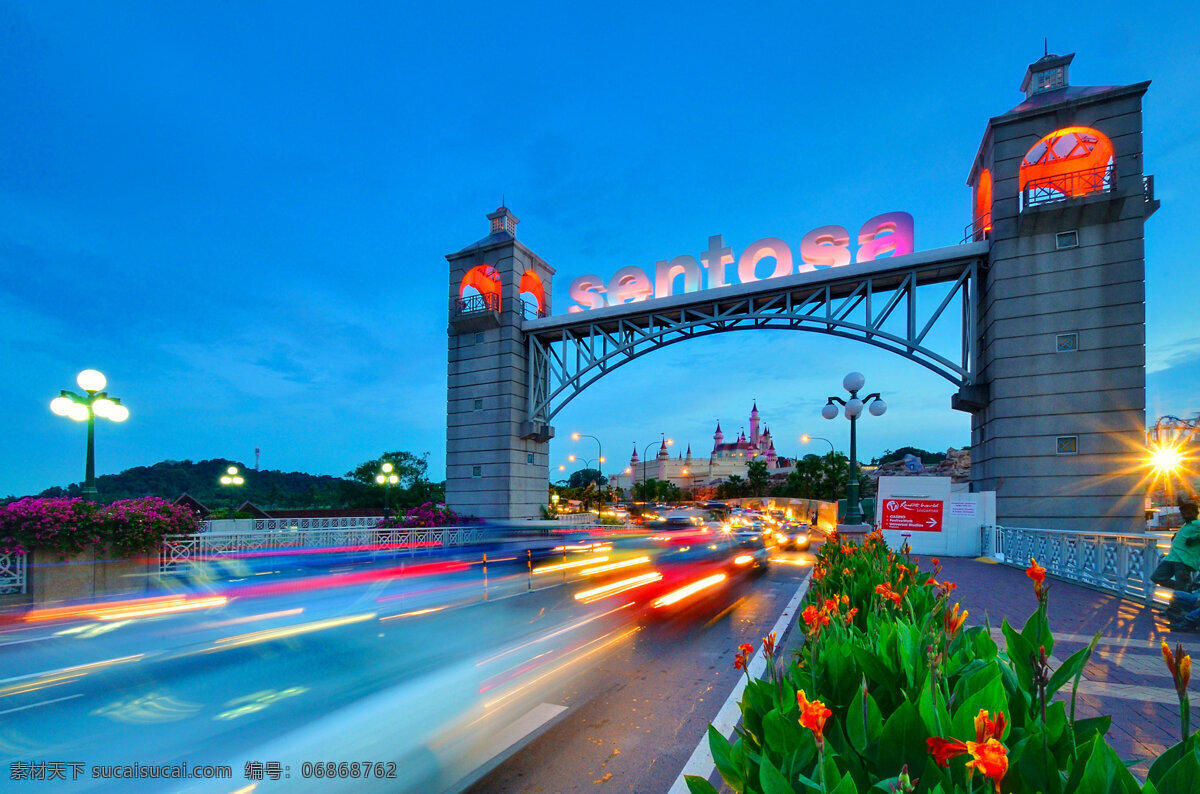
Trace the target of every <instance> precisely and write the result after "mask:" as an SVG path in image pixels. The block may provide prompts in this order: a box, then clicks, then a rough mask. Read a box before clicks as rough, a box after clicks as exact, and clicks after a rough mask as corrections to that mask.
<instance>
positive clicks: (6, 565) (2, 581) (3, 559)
mask: <svg viewBox="0 0 1200 794" xmlns="http://www.w3.org/2000/svg"><path fill="white" fill-rule="evenodd" d="M28 561H29V557H28V556H27V555H25V554H0V595H10V594H12V593H24V592H25V587H26V585H27V583H28V579H27V577H26V566H27V564H28Z"/></svg>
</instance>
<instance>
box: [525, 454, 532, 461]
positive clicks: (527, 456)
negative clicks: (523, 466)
mask: <svg viewBox="0 0 1200 794" xmlns="http://www.w3.org/2000/svg"><path fill="white" fill-rule="evenodd" d="M525 462H526V463H533V453H532V452H527V453H526V454H525Z"/></svg>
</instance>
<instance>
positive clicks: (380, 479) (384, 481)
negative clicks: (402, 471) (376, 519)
mask: <svg viewBox="0 0 1200 794" xmlns="http://www.w3.org/2000/svg"><path fill="white" fill-rule="evenodd" d="M395 468H396V467H395V466H393V465H392V464H390V463H386V462H385V463H384V464H383V465H382V466H380V467H379V473H378V474H376V475H375V482H377V483H379V484H380V485H382V486H383V520H384V521H387V520H388V491H389V490H391V486H393V485H395V484H396V483H398V482H400V476H399V475H398V474H396V472H395Z"/></svg>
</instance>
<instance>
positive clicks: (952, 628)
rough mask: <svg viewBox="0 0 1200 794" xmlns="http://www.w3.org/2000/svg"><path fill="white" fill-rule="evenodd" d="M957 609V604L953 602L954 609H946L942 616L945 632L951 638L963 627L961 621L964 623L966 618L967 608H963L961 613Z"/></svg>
mask: <svg viewBox="0 0 1200 794" xmlns="http://www.w3.org/2000/svg"><path fill="white" fill-rule="evenodd" d="M958 610H959V604H958V603H957V602H955V604H954V609H950V610H947V611H946V613H945V615H944V616H943V620H944V623H945V627H946V634H947V635H949V637H950V638H951V639H953V638H954V637H955V635H957V634H958V632H959V631H960V630H961V629H962V627H963V623H965V622H966V620H967V614H968V612H967V610H965V609H964V610H963V611H962V612H961V613H960V612H959V611H958Z"/></svg>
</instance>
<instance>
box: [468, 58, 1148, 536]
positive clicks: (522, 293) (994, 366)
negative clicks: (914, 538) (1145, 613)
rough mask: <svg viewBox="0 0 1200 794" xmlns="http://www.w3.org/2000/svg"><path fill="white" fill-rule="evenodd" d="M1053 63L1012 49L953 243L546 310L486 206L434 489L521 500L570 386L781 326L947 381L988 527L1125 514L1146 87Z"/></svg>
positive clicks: (502, 515) (1139, 302)
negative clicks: (676, 350) (1012, 71)
mask: <svg viewBox="0 0 1200 794" xmlns="http://www.w3.org/2000/svg"><path fill="white" fill-rule="evenodd" d="M1072 58H1073V56H1072V55H1067V56H1057V55H1047V56H1045V57H1043V58H1041V59H1040V60H1038V61H1036V62H1035V63H1033V64H1031V65H1030V66H1029V68H1028V69H1027V70H1026V73H1025V80H1024V82H1023V83H1022V85H1021V90H1022V91H1023V92H1024V93H1025V99H1024V101H1022V102H1021V103H1020V104H1018V105H1017V106H1016V107H1014V108H1012V109H1011V110H1009V111H1008V112H1006V113H1003V114H1001V115H999V116H996V117H993V118H992V119H990V120H989V121H988V122H987V125H986V127H985V130H984V135H983V139H982V141H981V143H980V145H979V149H978V152H977V154H976V157H975V159H974V161H973V162H972V163H971V164H970V167H969V171H968V178H967V185H968V187H970V188H971V195H970V200H969V202H967V201H964V202H963V203H964V205H965V206H966V207H967V209H968V213H967V217H969V218H970V222H969V223H968V224H967V227H966V230H965V239H964V240H963V242H962V243H960V244H959V245H954V246H950V247H946V248H939V249H936V250H930V251H923V252H916V253H910V254H904V255H902V256H891V257H886V258H880V259H874V260H870V261H865V262H858V263H856V264H846V265H843V266H834V267H825V268H823V269H815V270H814V268H813V267H803V268H800V269H801V270H807V271H809V272H790V273H788V272H786V271H787V268H786V267H785V268H783V269H784V271H785V272H784V273H782V274H781V273H779V268H778V267H777V269H776V275H775V276H774V277H772V278H765V279H761V280H753V279H752V278H747V276H746V275H743V280H746V281H748V282H749V283H742V284H735V285H732V286H717V287H715V288H712V289H707V290H700V291H695V292H690V293H686V294H683V295H677V296H670V297H662V298H658V299H649V300H638V299H635V300H634V301H633V302H620V301H618V302H616V304H615V305H612V306H602V307H601V308H592V309H590V310H587V311H579V310H578V309H576V310H574V311H571V312H566V313H561V314H554V313H553V312H552V311H551V309H552V307H551V297H552V285H553V277H554V272H555V271H554V269H553V268H551V267H550V266H549V265H548V264H546V262H544V261H543V260H542V259H541V258H540V257H538V256H537V255H536V254H535V253H533V251H532V250H530V249H529V248H528V247H526V246H525V245H524V244H523V243H522V242H520V241H518V240H517V236H516V226H517V219H516V217H515V216H513V215H512V213H511V212H510V211H509V210H508V209H507V208H506V207H500V208H499V209H498V210H496V211H495V212H493V213H491V214H489V215H488V220H489V223H490V229H489V232H490V233H489V235H488V236H487V237H485V238H483V239H482V240H479V241H478V242H476V243H474V244H472V245H470V246H467V247H466V248H464V249H462V250H461V251H458V252H456V253H453V254H450V255H448V256H447V261H448V264H449V269H450V279H449V295H448V297H449V328H448V334H449V350H448V382H447V435H446V441H447V446H446V449H447V453H446V500H447V502H448V504H449V505H450V506H451V507H453V508H454V509H456V510H460V511H462V512H466V513H470V514H474V515H477V516H480V517H484V518H491V519H503V520H511V519H523V518H537V517H539V516H540V514H541V508H542V506H543V505H544V504H545V503H546V495H547V491H546V489H547V483H548V479H549V456H548V452H549V449H548V442H549V441H550V439H551V438H552V437H553V436H554V429H553V425H552V422H553V419H554V417H555V415H556V414H557V413H558V412H559V411H560V410H562V408H563V407H564V406H565V405H567V404H568V403H569V402H570V400H571V399H572V398H573V397H575V396H576V395H578V394H579V393H580V392H582V391H583V390H584V389H586V388H588V387H589V386H591V385H592V384H594V383H595V382H596V381H597V380H599V379H601V378H603V377H604V376H605V375H606V374H608V373H610V372H612V371H614V370H615V369H617V368H619V367H621V366H623V365H624V364H626V363H629V362H630V361H633V360H634V359H637V358H640V357H641V356H644V355H646V354H648V353H651V352H653V351H655V350H659V349H662V348H665V347H668V346H671V345H675V344H678V343H681V342H685V341H687V340H690V339H698V338H701V337H705V336H710V335H712V334H718V333H729V332H733V331H741V330H753V329H787V330H798V331H807V332H810V333H818V334H824V335H827V336H836V337H842V338H848V339H853V340H858V341H861V342H863V343H865V344H870V345H873V346H875V347H879V348H882V349H884V350H888V351H890V352H893V353H895V354H897V355H899V356H902V357H904V358H906V359H908V360H910V361H912V362H914V363H915V364H917V365H920V366H923V367H926V368H927V369H929V370H931V371H933V372H936V373H937V374H939V375H941V376H942V377H943V378H945V379H946V381H947V391H948V392H949V396H950V404H951V407H953V408H956V409H959V410H963V411H967V412H969V413H970V414H971V417H972V419H971V425H972V430H971V485H972V488H973V489H976V490H994V491H996V503H997V514H998V516H999V519H1000V521H1001V522H1002V523H1005V524H1007V525H1010V526H1026V527H1042V528H1052V529H1053V528H1063V529H1067V528H1079V527H1080V526H1086V527H1087V528H1088V529H1090V530H1093V531H1096V530H1100V531H1103V530H1112V531H1124V532H1128V531H1140V530H1141V529H1142V528H1144V505H1145V502H1144V499H1145V490H1146V489H1145V481H1144V477H1143V474H1144V471H1145V469H1144V466H1143V464H1144V451H1145V433H1146V417H1145V303H1144V301H1145V261H1144V243H1143V240H1144V237H1143V231H1144V229H1143V227H1144V223H1145V221H1146V219H1147V218H1149V217H1150V215H1151V214H1152V213H1153V212H1154V211H1155V209H1157V207H1158V202H1157V200H1155V198H1154V181H1153V177H1152V176H1149V175H1146V174H1144V172H1143V165H1142V157H1141V154H1142V115H1141V112H1142V111H1141V101H1142V97H1143V95H1144V94H1145V92H1146V90H1147V88H1148V86H1149V83H1136V84H1133V85H1127V86H1092V87H1087V86H1072V85H1070V82H1069V80H1068V79H1067V70H1068V67H1069V65H1070V63H1071V60H1072ZM826 228H828V227H826ZM789 261H790V258H789ZM837 264H839V265H840V263H837ZM706 266H710V265H709V263H707V262H706ZM721 267H724V265H723V264H722V265H721ZM750 271H751V274H752V271H753V267H751V269H750ZM697 272H698V271H697ZM739 272H741V268H739ZM710 278H711V273H710ZM697 280H698V279H697ZM714 283H716V284H724V277H723V274H719V275H718V277H717V278H716V279H715V281H714ZM616 292H617V297H618V298H619V299H623V298H624V295H623V293H621V292H620V291H616ZM644 297H649V296H648V295H647V296H644ZM902 410H903V406H900V405H893V411H892V412H891V413H890V414H889V416H894V415H900V414H901V412H902Z"/></svg>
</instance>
